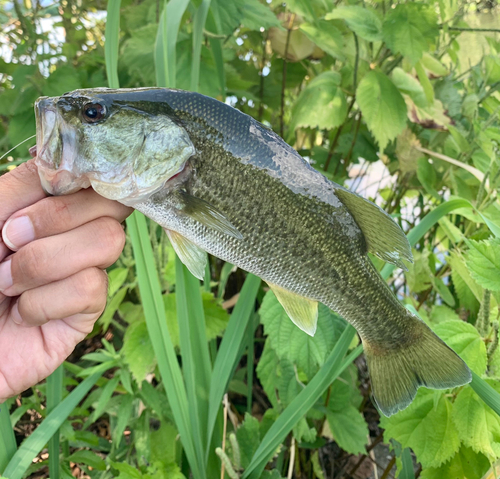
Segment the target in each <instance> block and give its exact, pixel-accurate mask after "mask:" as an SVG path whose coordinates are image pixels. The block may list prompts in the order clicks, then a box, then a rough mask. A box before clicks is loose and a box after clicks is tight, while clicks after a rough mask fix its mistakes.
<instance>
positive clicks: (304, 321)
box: [267, 283, 318, 336]
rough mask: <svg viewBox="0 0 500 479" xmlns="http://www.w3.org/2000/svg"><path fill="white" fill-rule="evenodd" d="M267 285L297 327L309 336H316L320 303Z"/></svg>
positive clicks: (274, 285) (275, 286)
mask: <svg viewBox="0 0 500 479" xmlns="http://www.w3.org/2000/svg"><path fill="white" fill-rule="evenodd" d="M267 284H268V285H269V287H270V288H271V290H272V291H273V293H274V294H275V295H276V298H277V299H278V301H279V302H280V303H281V306H283V309H284V310H285V311H286V314H288V316H289V318H290V319H291V320H292V321H293V322H294V323H295V325H296V326H298V327H299V328H300V329H302V331H304V332H305V333H307V334H309V336H314V333H315V332H316V326H317V324H318V302H317V301H313V300H312V299H309V298H305V297H304V296H300V295H298V294H296V293H292V292H290V291H288V290H286V289H283V288H282V287H280V286H277V285H276V284H271V283H267Z"/></svg>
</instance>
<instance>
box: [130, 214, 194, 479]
mask: <svg viewBox="0 0 500 479" xmlns="http://www.w3.org/2000/svg"><path fill="white" fill-rule="evenodd" d="M127 229H128V231H129V234H130V239H131V241H132V248H133V251H134V258H135V262H136V269H137V278H138V281H139V289H140V292H141V302H142V305H143V307H144V315H145V317H146V326H147V328H148V333H149V337H150V338H151V343H152V344H153V349H154V352H155V355H156V358H157V360H158V368H159V370H160V374H161V376H162V379H163V383H164V384H165V390H166V393H167V397H168V401H169V404H170V407H171V408H172V412H173V415H174V418H175V423H176V426H177V429H178V431H179V434H180V437H181V441H182V445H183V447H184V451H185V453H186V457H187V459H188V462H189V464H190V466H191V469H192V471H193V475H194V477H195V478H202V477H204V472H203V467H202V464H200V463H199V461H198V455H197V454H196V452H195V448H194V444H193V437H192V436H193V431H192V427H191V418H190V412H189V409H188V400H187V394H186V388H185V386H184V382H183V379H182V374H181V370H180V367H179V363H178V362H177V356H176V354H175V349H174V346H173V344H172V340H171V338H170V333H169V332H168V328H167V322H166V321H165V305H164V303H163V298H162V295H161V288H160V281H159V279H158V273H157V271H156V265H155V260H154V256H153V248H152V247H151V242H150V239H149V233H148V228H147V225H146V218H145V217H144V215H142V214H141V213H139V212H137V211H135V212H134V213H133V214H132V215H131V216H129V218H128V219H127Z"/></svg>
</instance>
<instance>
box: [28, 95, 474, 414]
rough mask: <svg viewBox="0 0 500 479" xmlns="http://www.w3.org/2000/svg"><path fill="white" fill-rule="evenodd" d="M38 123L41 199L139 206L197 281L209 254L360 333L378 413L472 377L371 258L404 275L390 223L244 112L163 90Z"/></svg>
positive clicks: (398, 235) (298, 312)
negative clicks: (82, 195) (91, 193)
mask: <svg viewBox="0 0 500 479" xmlns="http://www.w3.org/2000/svg"><path fill="white" fill-rule="evenodd" d="M35 116H36V131H37V133H36V160H35V161H36V165H37V167H38V172H39V176H40V181H41V183H42V185H43V187H44V189H45V190H46V192H47V193H49V194H51V195H64V194H70V193H73V192H75V191H78V190H79V189H81V188H88V187H92V188H93V189H94V190H95V191H96V192H97V193H98V194H100V195H102V196H104V197H106V198H108V199H112V200H116V201H119V202H121V203H123V204H125V205H128V206H131V207H133V208H135V209H136V210H138V211H140V212H142V213H143V214H144V215H146V216H147V217H149V218H150V219H152V220H154V221H155V222H157V223H158V224H159V225H161V226H162V227H163V228H164V230H165V231H166V233H167V235H168V237H169V239H170V241H171V243H172V246H173V248H174V249H175V251H176V253H177V255H178V256H179V258H180V259H181V261H182V262H183V263H184V264H185V265H186V267H187V268H188V269H189V270H190V271H191V273H192V274H193V275H194V276H196V277H197V278H199V279H203V276H204V271H205V266H206V262H207V254H206V253H207V252H208V253H210V254H211V255H213V256H216V257H218V258H220V259H222V260H224V261H227V262H230V263H232V264H234V265H236V266H238V267H239V268H241V269H243V270H245V271H248V272H250V273H253V274H254V275H256V276H259V277H260V278H262V279H263V280H264V281H265V282H266V283H267V284H268V285H269V287H270V289H271V290H272V291H273V292H274V294H275V295H276V297H277V299H278V301H279V302H280V303H281V305H282V306H283V308H284V309H285V311H286V313H287V314H288V316H289V317H290V319H291V320H292V321H293V322H294V323H295V324H296V325H297V326H298V327H299V328H300V329H301V330H303V331H305V332H306V333H307V334H309V335H314V334H315V331H316V325H317V318H318V303H323V304H325V305H326V306H327V307H329V308H330V309H332V310H333V311H335V312H336V313H338V314H339V315H340V316H342V317H343V318H344V319H345V320H347V321H348V322H349V323H350V324H352V325H353V326H354V327H355V328H356V330H357V332H358V334H359V336H360V338H361V341H362V343H363V347H364V352H365V356H366V361H367V365H368V370H369V373H370V377H371V384H372V394H373V398H374V400H375V402H376V405H377V406H378V408H379V410H380V411H381V412H382V413H383V414H384V415H386V416H391V415H393V414H395V413H397V412H398V411H400V410H403V409H404V408H406V407H407V406H408V405H409V404H410V403H411V402H412V400H413V399H414V397H415V395H416V393H417V390H418V388H419V387H420V386H425V387H428V388H433V389H448V388H453V387H456V386H462V385H464V384H467V383H469V382H470V381H471V379H472V378H471V372H470V370H469V368H468V367H467V365H466V364H465V362H464V361H463V360H462V359H461V358H460V357H459V356H458V355H457V354H456V353H455V352H454V351H453V350H452V349H451V348H450V347H449V346H447V345H446V344H445V343H444V342H443V341H442V340H441V339H440V338H439V337H438V336H436V335H435V334H434V333H433V332H432V331H431V329H430V328H429V327H428V326H427V325H426V324H425V323H424V322H423V321H422V320H421V319H420V318H419V317H418V316H416V315H414V314H412V313H411V312H410V311H408V310H407V309H406V308H405V307H403V305H402V304H401V303H400V302H399V301H398V299H397V298H396V296H395V295H394V294H393V293H392V291H391V290H390V288H389V287H388V285H387V283H386V282H385V281H384V280H383V279H382V277H381V276H380V274H379V273H378V271H377V270H376V268H375V267H374V265H373V263H372V261H371V260H370V257H369V256H368V253H369V252H370V253H372V254H373V255H375V256H377V257H379V258H381V259H382V260H384V261H386V262H389V263H392V264H394V265H396V266H398V267H401V268H406V264H405V262H411V261H412V253H411V247H410V245H409V243H408V240H407V238H406V236H405V234H404V233H403V231H402V230H401V228H400V227H399V226H398V225H397V223H395V222H394V221H393V219H392V218H391V217H390V216H389V215H388V214H387V213H386V212H385V211H383V210H382V209H381V208H380V207H378V206H377V205H375V204H374V203H372V202H370V201H368V200H367V199H365V198H363V197H361V196H359V195H357V194H356V193H353V192H351V191H349V190H348V189H346V188H344V187H342V186H340V185H338V184H336V183H334V182H332V181H330V180H328V179H327V178H326V177H325V176H323V175H322V174H321V173H319V172H318V171H317V170H315V169H314V168H313V167H312V166H311V165H310V164H309V163H308V162H307V161H305V160H304V159H303V158H302V157H301V156H300V155H299V154H298V153H297V152H296V151H295V150H294V149H293V148H292V147H291V146H289V145H288V144H287V143H286V142H285V141H284V140H282V139H281V138H280V137H279V136H278V135H277V134H276V133H274V132H273V131H272V130H271V129H269V128H267V127H266V126H264V125H262V124H261V123H259V122H258V121H256V120H255V119H253V118H252V117H251V116H249V115H246V114H244V113H242V112H240V111H239V110H237V109H236V108H233V107H232V106H230V105H227V104H225V103H223V102H220V101H218V100H215V99H213V98H210V97H207V96H204V95H201V94H198V93H193V92H188V91H182V90H175V89H167V88H136V89H115V90H114V89H107V88H94V89H82V90H76V91H73V92H69V93H66V94H64V95H62V96H60V97H52V98H48V97H41V98H39V99H38V100H37V101H36V103H35Z"/></svg>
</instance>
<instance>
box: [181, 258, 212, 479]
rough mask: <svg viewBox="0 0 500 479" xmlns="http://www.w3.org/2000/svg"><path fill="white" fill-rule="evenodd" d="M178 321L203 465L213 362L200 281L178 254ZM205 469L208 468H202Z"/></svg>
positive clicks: (194, 435) (197, 447)
mask: <svg viewBox="0 0 500 479" xmlns="http://www.w3.org/2000/svg"><path fill="white" fill-rule="evenodd" d="M175 270H176V271H175V274H176V301H177V321H178V324H179V342H180V346H181V354H182V369H183V372H184V380H185V383H186V392H187V398H188V404H189V409H190V411H191V425H192V438H193V443H194V446H195V450H196V454H197V456H198V461H199V463H200V464H203V466H205V460H204V451H205V448H206V447H207V442H208V440H207V437H208V436H207V429H206V426H205V425H206V424H207V416H208V400H207V398H208V391H209V388H210V378H211V374H212V371H211V365H212V362H211V360H210V355H209V352H208V342H207V337H206V334H205V314H204V311H203V303H202V300H201V294H200V293H201V291H200V283H199V281H198V280H197V279H196V278H195V277H194V276H193V275H192V274H191V273H190V272H189V271H188V270H187V268H186V267H185V266H184V265H183V264H182V261H181V260H180V259H179V258H178V257H177V258H176V263H175ZM203 470H205V467H203Z"/></svg>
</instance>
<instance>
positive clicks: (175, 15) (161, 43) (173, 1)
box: [155, 0, 189, 88]
mask: <svg viewBox="0 0 500 479" xmlns="http://www.w3.org/2000/svg"><path fill="white" fill-rule="evenodd" d="M188 5H189V0H170V2H168V4H167V3H166V2H165V7H164V8H163V12H162V14H161V18H160V24H159V25H158V33H157V35H156V43H155V68H156V83H157V86H162V87H169V88H175V83H176V71H177V59H176V51H175V48H176V45H177V35H178V33H179V26H180V24H181V20H182V16H183V15H184V12H185V11H186V8H187V7H188Z"/></svg>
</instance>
